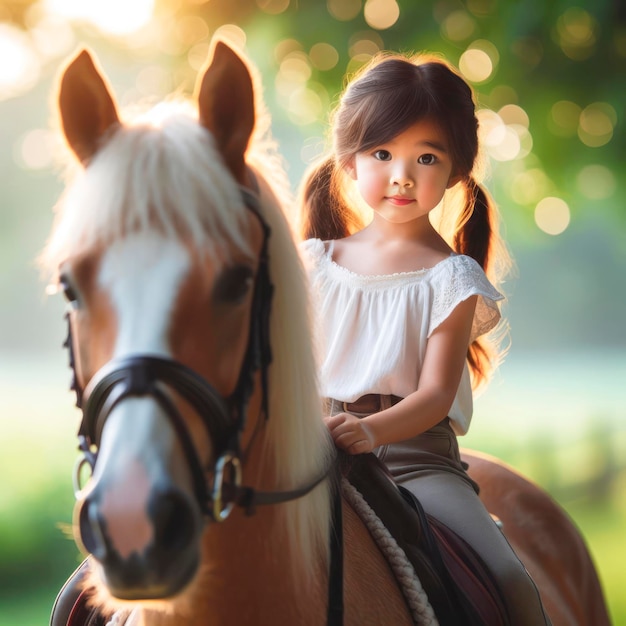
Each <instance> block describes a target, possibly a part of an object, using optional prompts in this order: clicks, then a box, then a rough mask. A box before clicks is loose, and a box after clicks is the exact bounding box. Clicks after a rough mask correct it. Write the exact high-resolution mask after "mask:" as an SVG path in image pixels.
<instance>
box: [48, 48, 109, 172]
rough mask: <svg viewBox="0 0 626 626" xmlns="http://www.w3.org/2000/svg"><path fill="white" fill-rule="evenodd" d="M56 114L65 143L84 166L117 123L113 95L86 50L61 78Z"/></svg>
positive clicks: (74, 60)
mask: <svg viewBox="0 0 626 626" xmlns="http://www.w3.org/2000/svg"><path fill="white" fill-rule="evenodd" d="M59 112H60V115H61V126H62V128H63V132H64V134H65V138H66V139H67V143H68V144H69V146H70V148H71V149H72V150H73V151H74V153H75V154H76V156H77V157H78V159H79V160H80V161H81V163H82V164H83V165H87V163H88V162H89V160H90V159H91V157H92V156H93V155H94V154H95V153H96V151H97V150H98V148H99V147H100V141H101V139H102V136H103V135H104V134H105V133H106V132H107V131H108V130H109V129H110V128H111V127H112V126H113V125H114V124H119V117H118V114H117V107H116V105H115V101H114V99H113V96H112V95H111V92H110V90H109V88H108V86H107V84H106V82H105V79H104V77H103V76H102V74H101V73H100V72H99V71H98V69H97V68H96V65H95V63H94V61H93V59H92V57H91V55H90V54H89V52H87V50H81V52H79V53H78V55H77V56H76V57H75V58H74V59H73V60H72V61H71V62H70V63H69V64H68V66H67V67H66V68H65V71H64V72H63V73H62V75H61V80H60V85H59Z"/></svg>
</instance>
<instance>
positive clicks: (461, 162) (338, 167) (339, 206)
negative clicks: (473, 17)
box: [299, 55, 509, 387]
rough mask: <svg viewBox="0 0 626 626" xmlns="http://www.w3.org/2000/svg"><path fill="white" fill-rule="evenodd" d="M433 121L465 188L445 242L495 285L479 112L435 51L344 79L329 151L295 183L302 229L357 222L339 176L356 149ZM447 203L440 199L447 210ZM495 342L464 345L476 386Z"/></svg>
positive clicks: (329, 232) (336, 234) (384, 62)
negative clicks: (480, 168)
mask: <svg viewBox="0 0 626 626" xmlns="http://www.w3.org/2000/svg"><path fill="white" fill-rule="evenodd" d="M425 119H428V120H431V121H433V122H434V123H436V124H437V126H438V127H439V128H440V129H441V132H442V133H444V134H445V136H446V138H447V140H448V141H447V144H448V149H449V151H450V156H451V160H452V165H453V171H452V174H453V176H455V177H458V178H459V180H460V182H459V185H462V186H463V189H464V192H465V193H464V194H463V196H464V200H463V201H462V202H459V203H458V205H459V206H457V207H455V209H456V219H455V225H454V228H453V232H452V233H451V236H450V237H449V239H450V245H451V246H452V248H453V249H454V250H455V252H458V253H459V254H466V255H468V256H471V257H473V258H474V259H476V261H477V262H478V263H479V264H480V265H481V267H482V268H483V269H484V270H485V273H486V274H487V276H488V277H489V279H490V280H491V281H492V283H494V284H495V285H496V287H498V283H499V281H500V276H499V273H501V272H502V271H504V270H505V269H507V268H508V261H509V259H508V254H507V251H506V248H505V247H504V244H503V242H502V239H501V238H500V234H499V225H498V214H497V210H496V207H495V204H494V202H493V200H492V199H491V197H490V195H489V193H488V192H487V191H486V190H485V189H484V187H482V186H481V185H479V184H478V183H477V182H476V179H475V174H474V172H475V169H476V166H477V160H478V152H479V150H478V120H477V118H476V114H475V101H474V94H473V92H472V90H471V88H470V87H469V85H468V84H467V83H466V82H465V81H464V80H463V79H462V78H461V76H460V75H459V74H458V73H457V72H456V71H455V70H454V69H453V68H452V67H451V66H450V65H449V64H448V63H446V62H445V61H443V60H441V59H439V58H437V57H433V56H420V57H415V58H411V59H409V58H405V57H402V56H397V55H393V56H392V55H380V56H378V57H375V58H374V59H373V60H372V61H371V62H370V63H369V64H367V65H366V66H365V67H364V68H362V70H361V71H360V72H359V74H358V75H357V76H356V77H355V78H354V79H353V80H352V81H351V82H350V83H349V84H348V87H347V88H346V90H345V92H344V94H343V96H342V98H341V101H340V103H339V106H338V108H337V109H336V110H335V111H334V113H333V116H332V120H331V121H332V124H331V126H332V140H333V152H332V155H331V156H328V155H327V156H325V157H323V158H322V159H321V160H320V161H319V162H318V163H315V164H314V165H313V166H312V167H310V168H309V170H308V171H307V173H306V174H305V178H304V180H303V183H302V185H301V187H300V197H299V206H300V211H301V214H300V235H301V236H302V238H304V239H309V238H313V237H316V238H319V239H322V240H329V239H340V238H342V237H346V236H348V235H350V234H351V233H353V232H355V231H357V230H359V229H360V228H362V226H363V223H362V218H361V215H360V213H358V212H357V211H355V210H354V209H353V208H352V206H351V203H350V202H349V201H348V200H347V198H346V195H345V192H344V189H345V185H344V183H343V179H344V178H345V176H346V175H345V168H346V166H347V165H348V164H349V163H350V161H351V159H352V158H353V156H354V155H356V154H357V153H359V152H364V151H367V150H369V149H371V148H374V147H376V146H378V145H381V144H384V143H386V142H388V141H390V140H391V139H393V138H394V137H396V136H397V135H399V134H400V133H401V132H403V131H404V130H406V129H407V128H409V127H410V126H412V125H413V124H415V123H416V122H418V121H421V120H425ZM448 210H449V207H448V206H446V211H448ZM497 357H498V353H497V346H496V344H495V343H494V342H493V341H488V339H487V338H484V337H482V338H478V339H477V340H475V341H474V342H473V343H472V344H471V345H470V347H469V351H468V361H469V364H470V370H471V372H472V378H473V383H474V387H477V386H479V385H480V384H481V383H482V382H484V381H486V380H487V379H488V377H489V374H490V372H491V370H492V369H493V367H494V365H495V364H496V361H497Z"/></svg>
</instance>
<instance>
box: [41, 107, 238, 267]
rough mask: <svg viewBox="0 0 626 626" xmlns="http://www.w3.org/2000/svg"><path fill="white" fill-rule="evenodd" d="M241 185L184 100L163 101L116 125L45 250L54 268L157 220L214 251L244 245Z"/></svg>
mask: <svg viewBox="0 0 626 626" xmlns="http://www.w3.org/2000/svg"><path fill="white" fill-rule="evenodd" d="M246 223H247V216H246V214H245V208H244V207H243V203H242V201H241V196H240V194H239V190H238V186H237V184H236V182H235V181H234V180H233V179H232V177H231V176H230V174H229V172H228V170H227V169H226V166H225V165H224V163H223V161H222V159H221V157H220V155H219V153H218V152H217V150H216V148H215V146H214V142H213V140H212V137H211V135H210V134H209V132H208V131H207V130H206V129H204V128H203V127H201V126H200V125H199V124H198V123H197V120H196V119H195V117H194V116H193V114H191V113H190V110H189V107H188V106H187V105H186V104H184V103H178V102H171V103H161V104H160V105H157V107H155V108H154V109H152V110H151V111H149V112H147V113H143V114H140V115H138V116H136V117H135V118H134V119H133V120H132V121H131V122H127V123H126V124H125V125H124V126H122V127H120V128H118V129H116V130H115V131H114V132H113V133H112V135H111V136H110V137H108V138H107V140H106V142H105V144H104V145H103V147H102V149H101V150H100V151H99V152H98V153H97V154H96V155H95V157H94V158H93V160H92V162H91V163H90V164H89V166H88V167H87V168H86V169H84V170H82V169H81V170H78V171H77V172H76V174H75V176H74V177H73V179H72V180H71V181H70V182H69V184H68V186H67V187H66V190H65V192H64V194H63V196H62V197H61V199H60V201H59V203H58V205H57V219H56V223H55V227H54V229H53V232H52V235H51V238H50V240H49V242H48V245H47V246H46V249H45V250H44V253H43V255H42V261H43V263H44V265H46V266H48V269H49V270H51V271H54V270H55V268H56V267H57V266H58V264H59V263H60V262H62V261H63V260H64V259H65V258H67V257H71V256H74V255H77V254H81V253H85V252H87V251H89V250H90V249H92V248H94V247H97V246H99V245H106V244H107V243H110V242H111V241H114V240H116V239H119V238H120V237H123V236H124V235H125V234H128V233H129V232H137V231H142V230H145V229H149V228H157V229H159V230H160V231H162V232H163V233H164V234H166V235H171V236H173V237H184V238H186V239H188V240H191V242H193V243H194V244H195V246H196V247H197V248H198V249H201V250H204V251H206V252H210V251H211V250H212V249H213V247H214V246H215V245H216V243H217V245H222V246H224V247H226V246H235V247H237V248H240V249H244V250H246V249H247V243H246V240H247V239H246V232H245V224H246Z"/></svg>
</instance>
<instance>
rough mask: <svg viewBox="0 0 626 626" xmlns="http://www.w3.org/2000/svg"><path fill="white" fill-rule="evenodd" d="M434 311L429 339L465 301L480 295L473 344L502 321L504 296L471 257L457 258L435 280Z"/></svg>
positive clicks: (432, 310)
mask: <svg viewBox="0 0 626 626" xmlns="http://www.w3.org/2000/svg"><path fill="white" fill-rule="evenodd" d="M431 288H432V291H433V299H432V309H431V317H430V326H429V329H428V336H429V337H430V335H431V334H432V333H433V332H434V331H435V329H436V328H437V327H438V326H439V325H440V324H441V323H442V322H443V321H444V320H445V319H447V317H448V316H449V315H450V314H451V313H452V311H454V309H455V308H456V307H457V305H459V304H460V303H461V302H463V301H464V300H467V299H468V298H471V297H472V296H476V295H477V296H478V301H477V303H476V312H475V314H474V322H473V324H472V332H471V335H470V342H472V341H474V340H475V339H476V338H477V337H480V336H481V335H484V334H485V333H487V332H489V331H490V330H491V329H492V328H493V327H494V326H495V325H496V324H497V323H498V322H499V320H500V308H499V306H498V301H500V300H502V299H504V296H503V295H502V294H501V293H500V292H498V291H497V290H496V289H495V287H494V286H493V285H492V284H491V283H490V282H489V280H488V279H487V276H486V275H485V272H484V271H483V269H482V268H481V267H480V265H479V264H478V263H477V262H476V261H475V260H474V259H472V258H471V257H468V256H463V255H457V256H455V257H453V258H452V259H451V263H446V264H444V266H443V267H442V269H441V271H440V272H438V273H436V274H435V275H434V276H433V278H432V283H431Z"/></svg>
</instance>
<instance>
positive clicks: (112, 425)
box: [45, 43, 327, 600]
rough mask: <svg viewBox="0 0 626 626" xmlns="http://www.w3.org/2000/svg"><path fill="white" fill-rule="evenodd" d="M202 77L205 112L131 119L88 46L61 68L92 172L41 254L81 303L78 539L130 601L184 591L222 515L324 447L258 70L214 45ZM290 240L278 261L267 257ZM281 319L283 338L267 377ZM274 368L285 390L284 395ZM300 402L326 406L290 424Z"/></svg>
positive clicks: (67, 115) (295, 472) (66, 105)
mask: <svg viewBox="0 0 626 626" xmlns="http://www.w3.org/2000/svg"><path fill="white" fill-rule="evenodd" d="M198 85H199V87H198V89H197V98H196V99H197V111H198V114H197V115H195V114H192V115H189V112H188V111H186V110H185V111H184V112H183V113H181V112H176V113H175V114H173V115H172V114H171V111H170V109H171V105H161V106H157V107H155V109H154V110H153V111H152V112H151V113H150V115H149V116H147V117H143V118H138V119H137V120H136V121H134V122H133V123H132V124H129V123H126V122H122V121H121V118H120V115H119V114H118V108H117V105H116V103H115V98H114V97H113V96H112V94H111V91H110V89H109V87H108V86H107V84H106V81H105V80H104V79H103V77H102V74H101V72H100V71H99V70H98V69H97V68H96V66H95V65H94V62H93V60H92V58H91V56H90V55H89V54H88V53H87V52H81V53H80V54H79V55H78V56H77V57H76V58H75V59H74V60H73V61H72V62H71V63H70V64H69V65H68V67H67V68H66V70H65V71H64V73H63V74H62V77H61V81H60V91H59V110H60V116H61V124H62V128H63V132H64V134H65V137H66V139H67V142H68V144H69V146H70V148H71V149H72V150H73V152H74V153H75V155H76V157H77V158H78V161H79V163H80V164H81V168H80V171H79V173H78V176H77V178H76V180H75V181H74V182H73V183H72V184H71V185H70V186H68V188H67V190H66V192H65V194H64V198H63V199H62V202H61V206H60V209H61V210H60V213H59V216H58V221H57V224H56V227H55V230H54V231H53V234H52V237H51V240H50V242H49V244H48V248H47V251H46V254H45V256H46V257H47V258H48V259H49V262H52V263H54V264H58V266H59V268H60V269H59V283H60V285H61V286H62V288H63V290H64V293H65V295H66V297H67V299H68V300H69V302H70V313H69V322H70V329H71V336H70V340H69V344H70V348H71V351H72V356H73V362H74V370H75V378H76V381H75V384H76V390H77V393H78V397H79V404H80V405H81V408H82V410H83V421H82V424H81V428H80V433H79V438H80V442H81V447H82V449H83V453H84V458H85V459H86V460H87V461H88V462H89V464H90V465H92V467H93V475H92V476H91V478H90V479H89V481H88V483H87V484H86V486H85V487H84V488H83V489H81V490H79V493H78V502H77V508H76V514H75V519H76V531H77V540H78V541H79V543H80V544H81V545H82V546H83V547H84V548H85V549H86V551H87V552H89V553H91V554H92V555H93V556H94V557H95V559H96V560H97V562H98V563H99V565H100V568H99V570H100V578H101V580H102V581H103V582H104V584H105V586H106V587H107V588H108V591H109V592H110V593H111V594H112V595H113V596H116V597H118V598H122V599H129V600H137V599H146V598H147V599H151V598H165V597H169V596H173V595H176V594H177V593H179V592H180V591H181V590H182V589H184V588H185V587H186V586H187V585H188V584H189V583H190V581H192V580H194V577H195V575H196V571H197V569H198V565H199V563H200V561H201V560H202V559H204V558H206V557H205V556H204V555H203V550H202V549H201V538H202V537H203V535H205V534H206V532H208V530H207V528H208V527H207V525H206V521H207V520H212V521H223V520H224V519H225V518H226V517H228V515H229V513H230V512H231V510H232V508H233V506H235V505H237V504H239V505H241V506H242V507H246V506H247V507H248V508H251V506H252V505H254V504H264V503H272V502H282V501H283V500H289V499H291V498H294V497H296V496H298V495H299V492H298V488H299V487H301V486H303V484H302V483H303V481H304V487H307V486H309V487H312V486H313V485H314V484H316V479H317V477H319V476H322V475H323V472H320V469H321V468H322V467H323V465H324V462H325V460H324V459H325V455H326V454H327V449H326V448H324V446H321V447H320V449H319V450H317V451H316V450H307V446H308V445H309V444H310V442H311V441H316V440H323V437H321V435H320V432H321V431H323V425H322V422H321V420H319V419H316V418H317V417H318V403H317V398H316V392H315V377H314V375H313V371H314V365H313V359H312V356H311V354H312V351H311V350H310V349H308V347H307V344H306V340H307V339H308V337H305V336H303V335H305V334H306V333H307V330H306V328H307V327H306V308H305V305H304V304H300V303H301V302H302V303H303V302H305V296H304V295H303V294H304V289H305V287H304V280H303V276H302V273H301V268H300V265H299V263H298V258H297V253H296V250H295V247H294V246H293V242H292V241H291V238H290V236H289V229H288V227H287V224H286V222H285V220H284V218H283V216H282V213H281V211H280V210H279V207H278V204H277V200H276V195H275V194H274V193H273V192H272V190H271V189H270V185H268V183H267V181H266V180H265V179H264V178H263V176H261V174H260V173H259V171H260V170H259V168H258V167H257V168H256V174H255V173H253V170H252V169H251V168H250V166H249V165H248V162H247V158H248V157H247V150H248V144H249V143H250V141H251V136H252V134H253V130H254V125H255V102H254V88H253V82H252V79H251V76H250V73H249V70H248V67H247V66H246V64H245V63H244V62H243V61H242V60H241V59H240V58H239V56H238V55H236V54H235V53H234V52H233V51H232V50H230V48H228V47H227V46H226V45H225V44H222V43H218V44H217V45H216V46H215V48H214V52H213V56H212V60H211V62H210V64H209V65H208V68H207V69H206V71H205V72H204V73H203V74H202V76H201V78H200V80H199V82H198ZM163 108H165V109H167V112H168V114H167V115H162V109H163ZM274 254H277V255H278V254H280V256H281V264H280V265H278V264H276V263H273V264H272V268H270V267H269V262H268V255H269V256H272V255H274ZM270 270H271V271H270ZM270 274H271V276H272V278H271V281H270ZM285 281H287V282H286V284H285ZM271 282H274V283H276V294H275V298H274V299H275V302H276V306H275V307H274V309H273V310H272V312H271V318H272V321H271V323H270V321H269V318H270V300H271V293H272V290H273V286H272V285H271ZM281 303H282V304H281ZM287 303H289V307H292V308H291V310H288V306H287ZM293 306H295V307H296V308H295V309H294V308H293ZM298 307H300V308H298ZM270 325H271V327H272V335H273V339H274V334H279V335H280V337H278V345H277V347H275V346H274V345H272V349H273V350H274V352H275V353H276V354H275V359H274V363H273V364H272V371H271V372H270V373H268V368H269V363H270V360H271V356H270V349H269V332H270ZM277 328H280V331H279V332H278V333H276V332H275V331H276V329H277ZM281 337H282V338H283V341H282V345H281ZM294 341H297V342H298V344H299V345H298V346H297V347H296V346H294V345H293V342H294ZM296 352H297V355H296V354H295V353H296ZM296 359H297V360H296ZM270 374H272V375H274V376H277V377H280V379H281V382H284V384H285V385H287V386H288V389H287V391H286V394H285V395H284V396H283V397H282V398H279V399H278V400H276V399H273V398H272V396H273V395H274V396H275V395H277V394H276V393H271V390H270V384H269V383H268V376H269V375H270ZM270 382H271V381H270ZM298 402H300V403H303V404H304V405H305V408H304V409H302V407H298V411H299V412H300V413H302V412H304V413H306V412H307V411H308V412H309V414H310V418H309V419H307V418H306V416H304V417H301V418H300V419H301V420H302V419H303V420H304V422H302V421H301V422H300V423H299V424H293V422H294V420H293V415H294V412H295V411H294V409H295V407H296V406H297V404H298ZM279 405H283V406H279ZM274 413H276V417H275V416H274ZM281 414H284V415H285V417H284V418H283V417H281ZM248 416H250V419H247V418H248ZM268 418H269V419H268ZM289 418H291V420H290V419H289ZM320 429H321V430H320ZM285 445H286V446H288V447H289V448H290V449H289V450H286V451H283V452H281V451H280V450H281V447H282V448H284V447H285ZM281 456H282V457H286V458H284V459H283V460H282V461H281V460H280V458H279V457H281ZM252 459H256V460H252ZM242 474H243V481H244V482H247V483H252V485H253V487H254V489H252V488H244V487H242ZM259 487H261V488H263V489H264V490H265V491H267V490H268V488H269V489H270V491H272V493H273V494H274V496H272V493H269V494H268V493H263V494H261V496H258V489H259ZM277 487H278V491H279V493H278V494H277V493H276V492H277ZM294 488H295V491H294ZM281 494H282V495H281ZM285 494H286V495H285ZM283 496H284V497H283ZM264 500H267V502H264ZM322 501H323V500H321V501H320V502H322ZM320 502H318V503H317V504H310V505H308V506H309V507H310V508H311V507H318V508H319V506H320ZM238 514H239V515H241V513H240V512H239V511H238ZM296 515H299V516H300V518H304V516H305V515H308V516H310V515H311V510H310V509H309V510H308V511H307V510H306V508H302V506H300V509H299V512H297V511H296ZM292 521H293V520H292ZM307 523H308V522H306V521H304V524H305V526H306V524H307ZM298 525H299V528H300V530H301V529H302V524H301V523H300V522H298ZM214 526H216V525H214ZM300 530H299V531H298V532H300ZM322 534H323V533H322ZM320 536H321V535H320ZM300 540H302V536H300Z"/></svg>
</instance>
